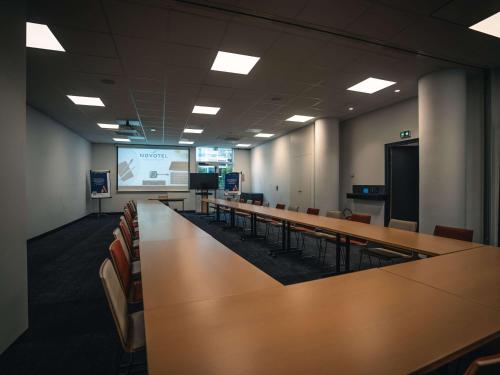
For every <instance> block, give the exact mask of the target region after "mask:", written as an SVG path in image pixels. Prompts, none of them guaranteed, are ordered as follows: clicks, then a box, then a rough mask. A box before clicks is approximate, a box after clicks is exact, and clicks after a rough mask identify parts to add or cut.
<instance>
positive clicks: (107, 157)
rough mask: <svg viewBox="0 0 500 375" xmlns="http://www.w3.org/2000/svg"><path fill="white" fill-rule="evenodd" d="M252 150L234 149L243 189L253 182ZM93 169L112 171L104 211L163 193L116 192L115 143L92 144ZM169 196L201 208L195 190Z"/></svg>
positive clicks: (188, 206)
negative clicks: (243, 177)
mask: <svg viewBox="0 0 500 375" xmlns="http://www.w3.org/2000/svg"><path fill="white" fill-rule="evenodd" d="M195 150H196V149H195V148H194V147H193V148H191V149H190V154H189V156H190V170H191V172H195V171H196V152H195ZM249 155H250V151H249V150H234V164H233V168H234V170H235V171H237V172H243V174H244V176H245V181H243V189H244V190H246V189H247V188H248V187H249V184H250V183H251V180H250V173H249V171H250V157H249ZM91 164H92V169H102V170H108V169H109V170H110V171H111V174H110V175H111V198H110V199H103V200H102V211H103V212H121V211H123V207H124V206H125V204H126V203H127V202H128V201H129V200H131V199H147V198H154V197H158V195H160V194H162V193H158V192H152V193H134V192H132V193H131V192H127V193H117V192H116V146H115V145H113V144H103V143H94V144H92V163H91ZM222 195H223V194H222V192H221V191H220V192H218V196H222ZM168 196H169V197H172V198H177V197H179V198H180V197H183V198H186V201H185V203H184V204H185V209H186V210H199V208H200V197H199V196H196V195H195V194H194V192H193V191H191V192H179V193H175V192H169V193H168ZM171 206H172V207H179V208H181V204H180V203H171ZM92 209H93V211H94V212H97V210H98V205H97V201H94V202H92Z"/></svg>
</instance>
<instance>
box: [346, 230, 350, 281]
mask: <svg viewBox="0 0 500 375" xmlns="http://www.w3.org/2000/svg"><path fill="white" fill-rule="evenodd" d="M345 270H346V272H349V271H350V270H351V239H350V238H349V236H346V238H345Z"/></svg>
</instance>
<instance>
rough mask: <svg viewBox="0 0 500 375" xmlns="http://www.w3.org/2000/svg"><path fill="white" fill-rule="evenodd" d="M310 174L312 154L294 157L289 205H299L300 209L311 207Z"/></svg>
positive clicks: (311, 189) (304, 209) (311, 188)
mask: <svg viewBox="0 0 500 375" xmlns="http://www.w3.org/2000/svg"><path fill="white" fill-rule="evenodd" d="M312 176H313V174H312V155H310V154H309V155H300V156H296V157H294V158H293V165H292V176H291V185H290V193H291V198H292V199H291V205H292V206H299V210H300V211H306V210H307V208H309V207H313V199H312V192H313V187H312V183H313V181H312Z"/></svg>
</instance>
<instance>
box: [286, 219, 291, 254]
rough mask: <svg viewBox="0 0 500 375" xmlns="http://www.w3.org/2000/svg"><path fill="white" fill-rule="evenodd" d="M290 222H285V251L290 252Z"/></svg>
mask: <svg viewBox="0 0 500 375" xmlns="http://www.w3.org/2000/svg"><path fill="white" fill-rule="evenodd" d="M290 233H291V231H290V222H289V221H287V222H286V249H287V251H290Z"/></svg>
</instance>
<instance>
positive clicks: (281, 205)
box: [276, 203, 286, 210]
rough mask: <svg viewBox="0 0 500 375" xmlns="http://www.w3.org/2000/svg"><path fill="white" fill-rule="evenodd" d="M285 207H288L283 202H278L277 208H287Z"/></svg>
mask: <svg viewBox="0 0 500 375" xmlns="http://www.w3.org/2000/svg"><path fill="white" fill-rule="evenodd" d="M285 207H286V206H285V205H284V204H283V203H276V208H277V209H278V210H284V209H285Z"/></svg>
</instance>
